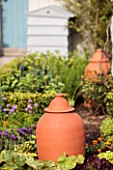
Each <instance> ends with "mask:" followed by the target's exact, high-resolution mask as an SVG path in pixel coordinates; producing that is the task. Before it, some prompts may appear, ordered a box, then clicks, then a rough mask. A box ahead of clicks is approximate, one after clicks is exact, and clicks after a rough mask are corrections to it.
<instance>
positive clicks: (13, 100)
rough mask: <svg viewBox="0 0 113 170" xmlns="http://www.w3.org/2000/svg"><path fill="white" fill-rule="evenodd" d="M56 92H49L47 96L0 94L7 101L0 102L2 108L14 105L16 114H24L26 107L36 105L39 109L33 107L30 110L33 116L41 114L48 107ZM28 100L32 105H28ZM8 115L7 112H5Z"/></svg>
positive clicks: (40, 94)
mask: <svg viewBox="0 0 113 170" xmlns="http://www.w3.org/2000/svg"><path fill="white" fill-rule="evenodd" d="M55 94H56V92H53V91H51V92H49V93H47V94H42V93H38V92H36V93H31V92H26V93H22V92H14V93H13V92H2V98H4V97H6V98H7V100H6V101H3V102H2V106H3V108H5V107H6V106H7V104H10V106H12V105H13V104H15V105H16V106H17V112H20V114H21V112H25V108H26V107H27V105H28V104H31V106H32V107H33V106H34V104H35V103H38V106H39V107H34V109H33V110H32V113H31V114H32V115H34V114H36V113H37V114H43V113H44V109H45V107H47V106H48V104H49V103H50V101H51V100H52V99H53V97H54V96H55ZM29 99H31V100H32V103H29V102H28V101H29ZM7 113H9V112H7Z"/></svg>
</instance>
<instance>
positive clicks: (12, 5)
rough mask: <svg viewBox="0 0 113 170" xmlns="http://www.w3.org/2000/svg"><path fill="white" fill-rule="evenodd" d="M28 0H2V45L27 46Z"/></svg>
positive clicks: (9, 46)
mask: <svg viewBox="0 0 113 170" xmlns="http://www.w3.org/2000/svg"><path fill="white" fill-rule="evenodd" d="M27 11H28V0H2V45H3V47H7V48H26V47H27V14H26V12H27Z"/></svg>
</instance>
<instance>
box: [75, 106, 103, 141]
mask: <svg viewBox="0 0 113 170" xmlns="http://www.w3.org/2000/svg"><path fill="white" fill-rule="evenodd" d="M75 112H76V113H78V114H79V115H80V116H81V117H82V119H83V121H84V125H85V134H86V142H87V143H92V140H96V139H97V138H98V137H100V128H99V127H100V125H101V123H102V121H103V120H104V119H105V117H106V116H105V115H99V114H92V113H91V112H90V110H89V109H88V108H86V107H84V106H83V103H82V104H79V105H77V106H76V107H75Z"/></svg>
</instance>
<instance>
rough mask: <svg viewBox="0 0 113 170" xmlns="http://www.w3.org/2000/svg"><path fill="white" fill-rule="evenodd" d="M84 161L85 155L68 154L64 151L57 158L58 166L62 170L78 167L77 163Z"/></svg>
mask: <svg viewBox="0 0 113 170" xmlns="http://www.w3.org/2000/svg"><path fill="white" fill-rule="evenodd" d="M83 163H84V157H83V155H78V156H69V157H67V156H66V153H65V152H64V153H63V154H62V155H61V156H60V157H59V158H58V160H57V163H56V164H57V166H58V167H59V168H60V169H61V170H69V169H73V168H75V167H76V165H77V164H83Z"/></svg>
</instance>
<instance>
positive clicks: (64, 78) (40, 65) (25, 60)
mask: <svg viewBox="0 0 113 170" xmlns="http://www.w3.org/2000/svg"><path fill="white" fill-rule="evenodd" d="M86 64H87V60H86V57H85V56H84V57H80V56H79V55H78V54H77V52H73V54H72V55H71V57H70V58H67V57H60V54H59V53H56V54H53V53H49V52H47V53H46V54H43V53H41V54H31V55H28V56H24V57H22V58H19V59H15V60H14V61H12V62H10V63H8V64H6V65H4V66H3V67H2V68H1V69H0V79H1V87H2V91H5V92H17V91H21V92H24V93H26V92H32V93H36V92H38V93H45V94H49V93H50V92H51V93H61V92H64V93H68V94H69V98H71V99H74V98H75V96H76V94H77V90H78V89H79V87H80V82H81V75H82V74H83V72H84V68H85V67H86Z"/></svg>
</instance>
